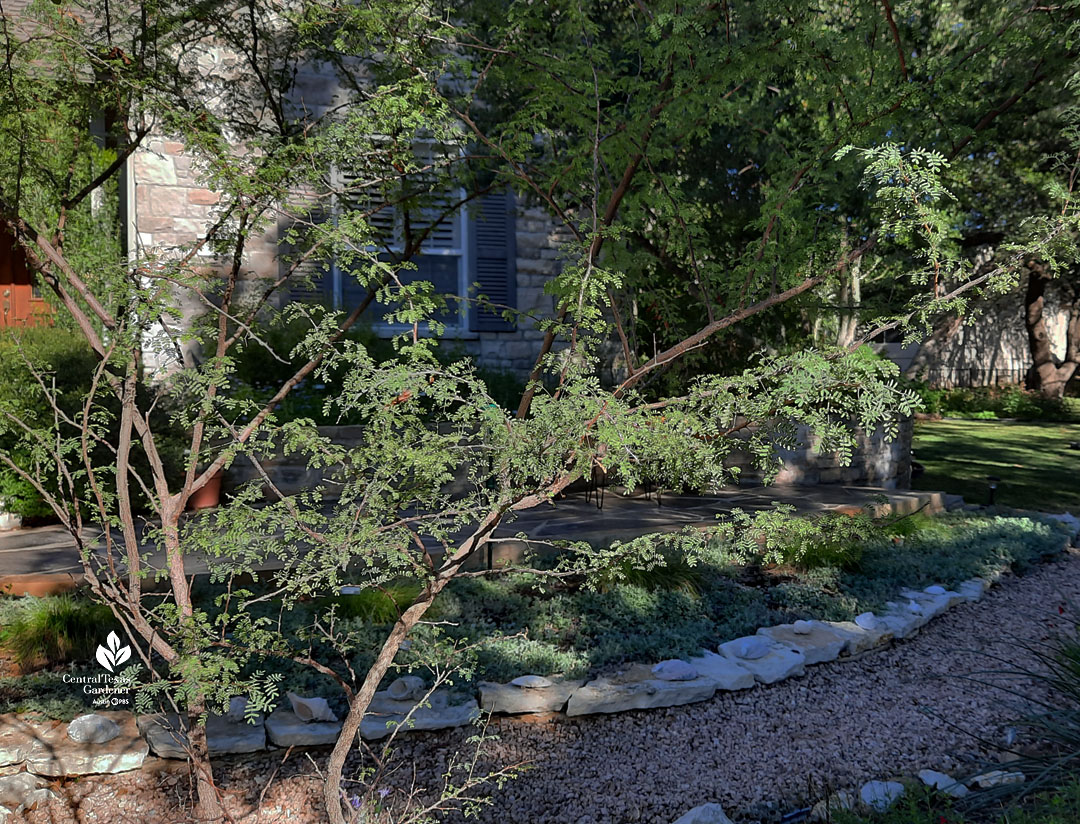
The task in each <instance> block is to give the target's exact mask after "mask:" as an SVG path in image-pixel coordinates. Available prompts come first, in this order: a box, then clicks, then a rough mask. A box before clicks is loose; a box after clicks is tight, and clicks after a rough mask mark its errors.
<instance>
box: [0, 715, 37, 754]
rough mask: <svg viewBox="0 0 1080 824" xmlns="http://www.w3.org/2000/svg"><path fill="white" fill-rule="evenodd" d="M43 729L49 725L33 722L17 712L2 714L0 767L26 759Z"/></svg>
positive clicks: (0, 725) (0, 717) (0, 716)
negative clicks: (42, 725) (16, 713)
mask: <svg viewBox="0 0 1080 824" xmlns="http://www.w3.org/2000/svg"><path fill="white" fill-rule="evenodd" d="M42 729H47V727H41V726H40V725H38V724H31V723H30V722H29V721H26V720H25V719H22V718H20V717H19V716H17V715H15V713H5V714H3V715H0V767H6V766H9V765H11V764H21V763H22V762H23V761H25V760H26V756H27V755H29V754H30V751H31V750H32V749H33V748H34V741H35V739H36V738H37V736H38V733H39V730H42Z"/></svg>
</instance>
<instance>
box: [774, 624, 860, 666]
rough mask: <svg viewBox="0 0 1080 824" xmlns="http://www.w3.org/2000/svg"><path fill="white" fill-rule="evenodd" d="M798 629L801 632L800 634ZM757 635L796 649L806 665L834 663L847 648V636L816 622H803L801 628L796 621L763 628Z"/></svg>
mask: <svg viewBox="0 0 1080 824" xmlns="http://www.w3.org/2000/svg"><path fill="white" fill-rule="evenodd" d="M800 629H802V630H803V631H802V632H800V631H799V630H800ZM758 635H763V636H765V637H766V638H769V639H771V640H773V641H776V642H778V643H781V644H786V645H787V646H789V647H792V648H794V649H797V650H798V651H799V652H801V653H802V654H803V656H804V657H805V658H806V663H807V664H823V663H825V662H827V661H835V660H836V659H837V658H839V657H840V654H841V653H842V652H843V651H844V650H845V649H846V648H847V646H848V637H847V636H844V635H841V634H840V633H838V632H837V631H836V630H834V629H833V628H832V627H830V626H829V625H828V624H823V623H821V622H818V621H803V622H802V627H800V626H799V622H798V621H796V622H795V623H794V624H781V625H780V626H776V627H763V628H762V629H759V630H758Z"/></svg>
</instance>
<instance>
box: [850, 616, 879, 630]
mask: <svg viewBox="0 0 1080 824" xmlns="http://www.w3.org/2000/svg"><path fill="white" fill-rule="evenodd" d="M855 623H856V625H858V626H860V627H862V628H863V629H878V627H880V626H881V619H880V618H878V617H877V616H876V615H874V613H872V612H863V613H860V614H859V615H856V616H855Z"/></svg>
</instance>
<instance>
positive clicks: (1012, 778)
mask: <svg viewBox="0 0 1080 824" xmlns="http://www.w3.org/2000/svg"><path fill="white" fill-rule="evenodd" d="M1025 780H1026V777H1025V776H1024V774H1023V773H1022V772H1020V771H1019V770H990V771H989V772H984V773H982V774H981V775H977V776H975V777H974V778H972V779H971V780H970V781H969V782H968V784H974V785H975V786H976V787H978V788H979V789H980V790H989V789H990V788H991V787H1003V786H1005V785H1006V784H1023V783H1024V781H1025Z"/></svg>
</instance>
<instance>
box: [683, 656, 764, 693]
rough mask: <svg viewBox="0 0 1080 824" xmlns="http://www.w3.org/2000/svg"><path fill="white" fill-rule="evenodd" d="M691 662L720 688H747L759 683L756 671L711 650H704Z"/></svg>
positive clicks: (729, 689) (731, 689) (732, 689)
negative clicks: (755, 676) (751, 670)
mask: <svg viewBox="0 0 1080 824" xmlns="http://www.w3.org/2000/svg"><path fill="white" fill-rule="evenodd" d="M690 663H691V664H692V665H693V667H694V669H696V670H697V671H698V674H700V675H701V676H702V677H704V678H709V679H711V680H712V681H713V682H714V683H715V684H716V688H717V689H718V690H727V691H734V690H746V689H750V687H752V686H754V684H756V683H757V679H756V678H754V673H752V672H750V670H748V669H747V668H746V667H744V666H743V665H742V664H740V663H739V662H738V661H734V660H732V659H731V658H728V657H727V656H725V655H717V654H716V653H715V652H710V651H709V650H702V652H701V657H700V658H691V659H690Z"/></svg>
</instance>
